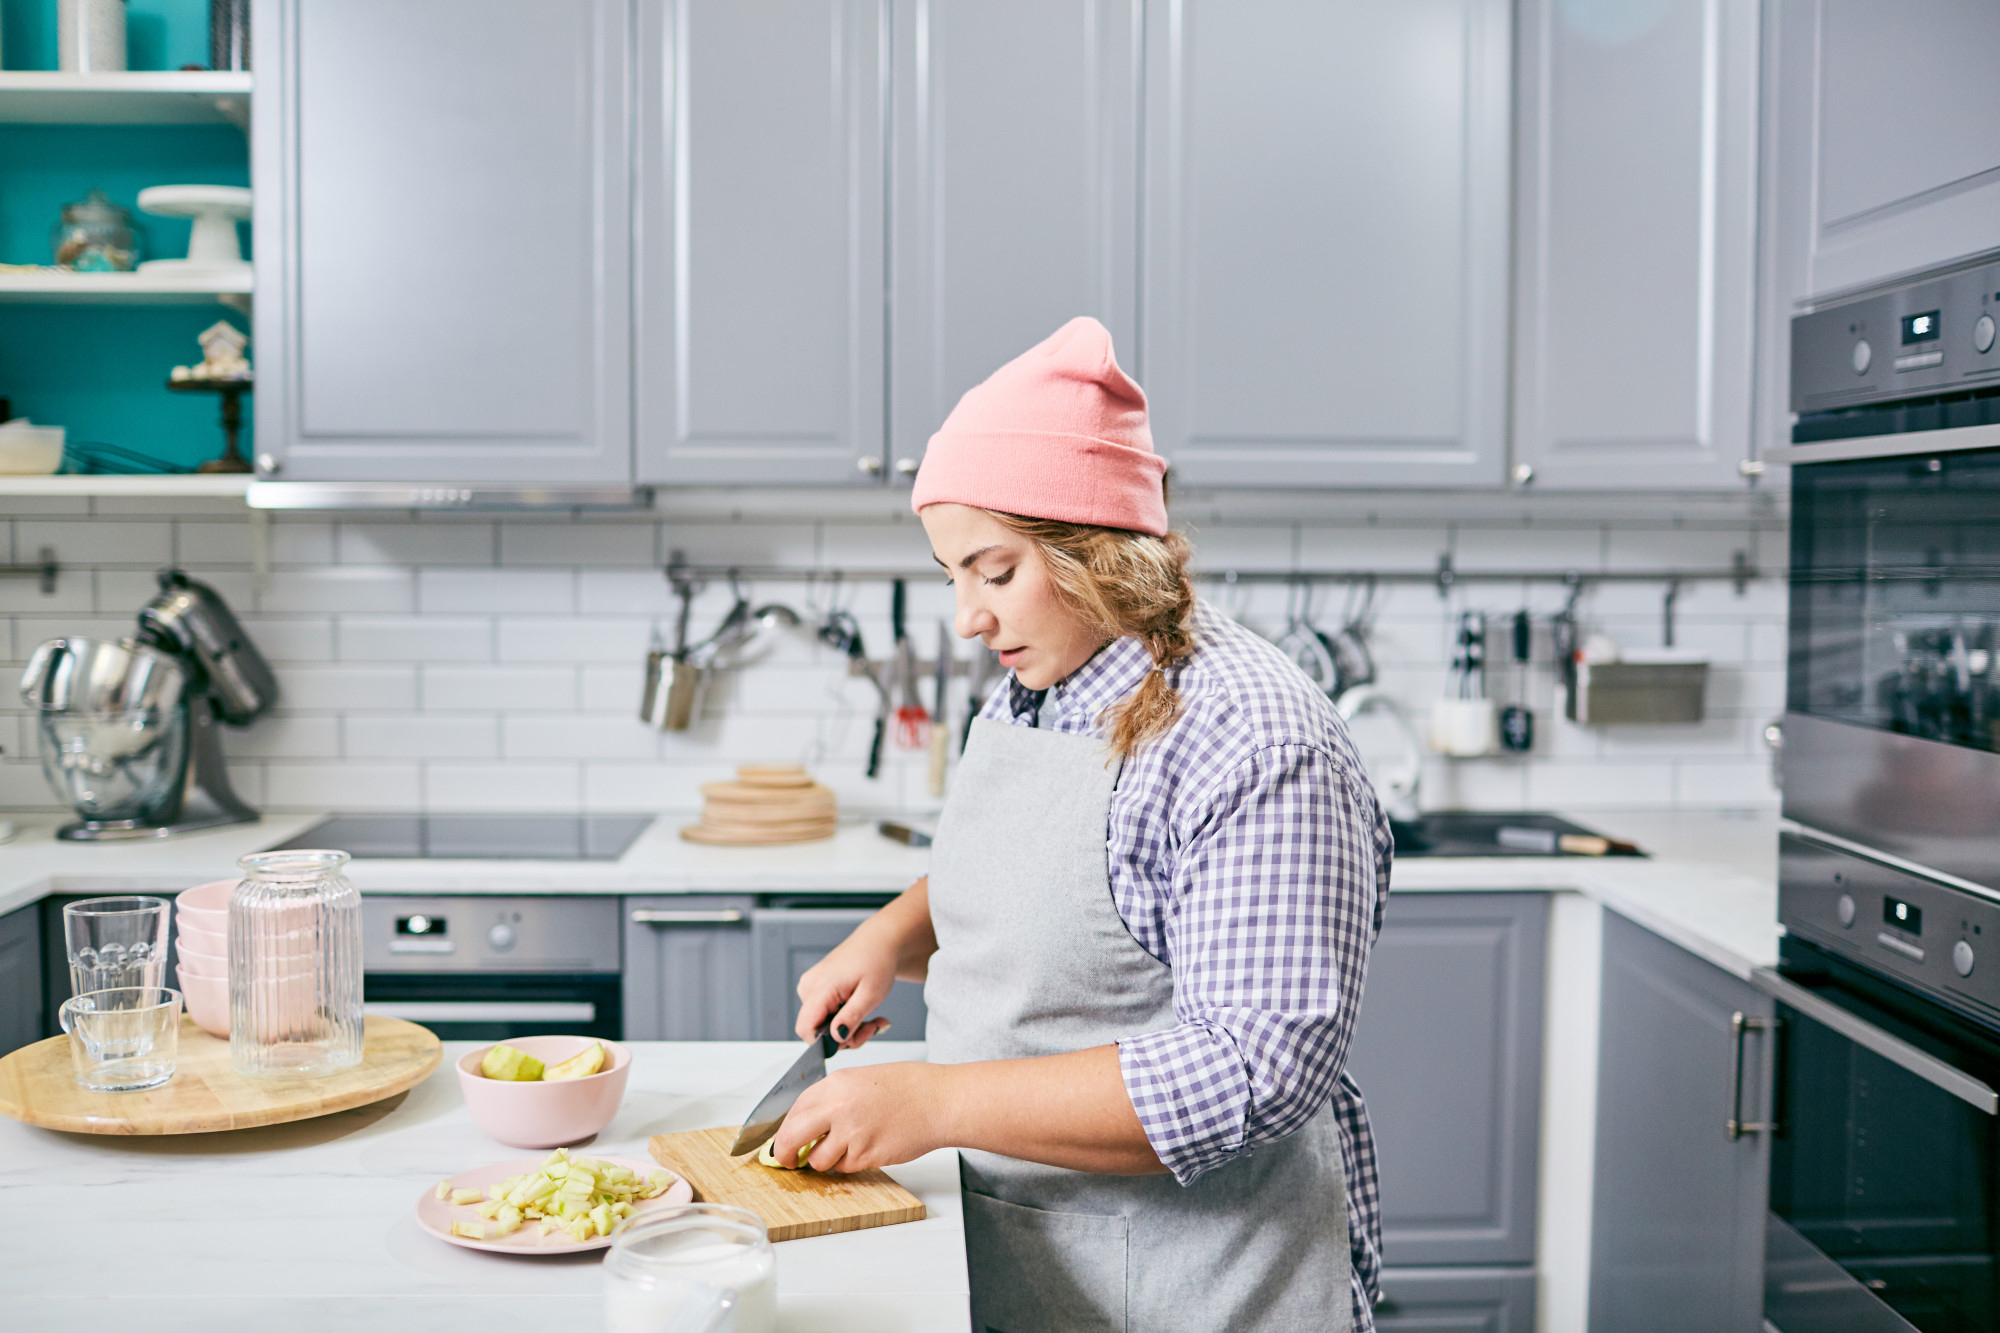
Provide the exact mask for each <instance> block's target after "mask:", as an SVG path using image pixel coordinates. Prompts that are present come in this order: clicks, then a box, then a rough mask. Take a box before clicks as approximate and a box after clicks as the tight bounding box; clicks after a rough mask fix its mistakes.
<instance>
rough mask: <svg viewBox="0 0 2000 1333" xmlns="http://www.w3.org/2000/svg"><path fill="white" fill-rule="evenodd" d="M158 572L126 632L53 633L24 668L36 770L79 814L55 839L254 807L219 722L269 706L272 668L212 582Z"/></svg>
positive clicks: (172, 824)
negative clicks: (114, 637) (100, 635)
mask: <svg viewBox="0 0 2000 1333" xmlns="http://www.w3.org/2000/svg"><path fill="white" fill-rule="evenodd" d="M159 579H160V592H159V595H158V596H156V597H154V598H153V600H152V601H150V602H148V603H147V604H146V605H145V606H144V607H142V608H141V609H140V611H139V630H138V633H137V634H136V635H135V636H134V637H133V638H130V639H120V640H118V641H116V642H111V641H107V640H103V639H81V638H70V639H51V640H49V641H48V642H47V643H44V644H42V645H41V646H40V647H39V648H37V649H35V652H34V655H33V656H32V657H31V658H29V660H28V666H27V670H26V671H24V672H23V673H22V675H21V697H22V698H23V699H24V700H26V701H27V704H28V706H29V707H30V708H32V709H34V710H35V711H36V714H37V718H38V729H39V733H40V739H41V752H42V772H43V773H44V774H45V775H46V776H47V778H48V780H49V785H50V786H51V787H53V788H54V789H55V791H56V794H57V795H59V796H61V797H62V798H63V799H64V800H65V801H67V802H69V804H70V805H71V806H72V807H74V808H75V810H76V812H77V814H78V815H79V816H81V818H80V819H79V820H78V821H77V822H76V823H73V824H67V825H65V826H63V827H62V828H61V829H58V830H57V831H56V836H57V837H58V838H63V839H66V840H69V841H72V842H100V841H112V840H122V839H133V838H163V837H166V836H167V835H169V834H173V833H182V832H186V831H187V830H190V829H200V828H213V827H215V826H217V825H220V824H240V823H246V822H248V821H250V820H254V819H256V818H257V812H256V811H255V810H252V809H251V808H250V807H249V806H248V805H245V804H244V803H243V801H242V800H241V798H239V797H238V796H237V795H236V793H235V792H234V791H233V790H231V788H230V785H229V773H228V770H227V768H226V767H225V765H224V762H223V756H222V735H221V727H220V725H219V724H221V723H224V722H226V723H229V724H231V725H233V726H239V727H240V726H245V725H247V724H248V723H250V722H251V721H253V720H254V719H256V718H257V717H258V716H260V715H261V714H263V713H264V712H265V711H267V710H268V709H269V708H270V707H271V705H272V704H273V703H274V702H276V700H277V697H278V682H277V679H276V677H274V676H273V675H272V674H271V668H270V665H269V664H268V663H267V662H265V660H264V657H263V654H261V653H259V652H258V651H257V647H256V645H255V644H253V643H251V642H250V637H249V635H247V634H245V633H244V632H243V627H242V625H240V624H238V623H237V620H236V617H235V616H234V615H232V614H231V613H230V610H229V607H228V606H227V605H226V604H225V603H224V602H223V600H222V598H221V597H220V596H219V595H217V593H216V592H215V590H214V589H212V588H210V587H208V586H207V585H206V584H202V583H198V582H196V581H195V580H193V579H191V578H189V577H188V576H187V575H185V574H183V573H181V572H180V571H179V570H177V569H166V570H162V571H160V576H159Z"/></svg>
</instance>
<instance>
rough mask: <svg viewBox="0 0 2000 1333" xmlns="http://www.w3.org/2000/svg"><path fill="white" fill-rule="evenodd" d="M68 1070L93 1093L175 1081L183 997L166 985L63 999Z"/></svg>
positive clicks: (140, 1088) (122, 988)
mask: <svg viewBox="0 0 2000 1333" xmlns="http://www.w3.org/2000/svg"><path fill="white" fill-rule="evenodd" d="M57 1019H58V1021H60V1022H61V1024H62V1030H63V1031H64V1032H66V1033H68V1034H69V1061H70V1068H71V1069H72V1070H73V1071H74V1072H75V1074H76V1081H77V1082H78V1083H79V1084H81V1085H82V1086H84V1087H86V1088H89V1089H90V1090H91V1091H92V1092H141V1091H144V1090H145V1089H147V1088H157V1087H159V1086H160V1085H161V1084H162V1083H165V1082H166V1081H167V1080H168V1079H170V1078H172V1077H173V1076H174V1061H175V1059H176V1058H177V1057H178V1056H179V1054H180V1043H181V993H180V992H179V991H177V990H169V989H168V988H167V987H165V986H119V987H115V988H113V989H110V990H98V991H91V992H90V993H89V994H87V995H73V996H71V997H70V998H69V999H67V1000H64V1001H63V1003H62V1008H61V1009H60V1010H58V1011H57Z"/></svg>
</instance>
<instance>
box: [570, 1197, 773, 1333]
mask: <svg viewBox="0 0 2000 1333" xmlns="http://www.w3.org/2000/svg"><path fill="white" fill-rule="evenodd" d="M777 1272H778V1259H777V1255H775V1254H774V1253H773V1252H772V1250H771V1241H770V1239H769V1236H768V1235H767V1233H766V1232H765V1230H764V1223H763V1222H762V1221H761V1220H760V1219H759V1218H758V1217H757V1215H756V1214H755V1213H752V1212H749V1211H747V1210H745V1209H742V1208H731V1207H729V1206H728V1205H726V1204H719V1203H691V1204H687V1205H685V1206H684V1207H680V1208H668V1209H660V1210H657V1211H652V1212H647V1213H643V1214H641V1215H639V1216H637V1217H635V1218H633V1219H632V1220H631V1221H630V1222H627V1223H626V1224H625V1226H624V1227H623V1228H622V1229H620V1230H619V1231H618V1233H617V1235H616V1238H615V1239H614V1240H613V1241H612V1242H611V1252H610V1253H609V1254H607V1255H605V1256H604V1287H605V1314H606V1318H607V1324H606V1327H607V1328H608V1330H609V1333H775V1330H776V1329H777V1327H778V1278H777Z"/></svg>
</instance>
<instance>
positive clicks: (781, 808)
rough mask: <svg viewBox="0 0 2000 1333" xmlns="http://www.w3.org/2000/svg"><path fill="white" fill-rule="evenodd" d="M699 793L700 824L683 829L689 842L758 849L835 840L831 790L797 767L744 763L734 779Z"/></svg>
mask: <svg viewBox="0 0 2000 1333" xmlns="http://www.w3.org/2000/svg"><path fill="white" fill-rule="evenodd" d="M701 794H702V797H703V798H704V801H705V804H704V805H703V807H702V812H701V822H700V823H699V824H690V825H688V826H687V827H686V828H684V829H682V830H681V836H682V837H683V838H686V839H687V840H688V841H689V842H710V843H720V844H723V845H725V846H738V847H757V846H768V845H769V844H771V843H779V842H812V841H814V840H815V839H818V838H831V837H832V836H833V825H834V803H833V789H832V788H831V787H822V786H820V785H819V784H818V783H817V782H814V781H813V780H812V775H811V774H810V773H807V772H806V771H805V769H804V768H802V767H800V766H799V765H796V764H744V765H742V766H741V767H739V768H738V769H737V770H736V781H734V782H707V783H703V784H702V788H701Z"/></svg>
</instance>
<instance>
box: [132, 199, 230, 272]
mask: <svg viewBox="0 0 2000 1333" xmlns="http://www.w3.org/2000/svg"><path fill="white" fill-rule="evenodd" d="M139 207H140V208H141V209H143V210H145V211H146V212H148V213H152V214H154V215H156V216H158V217H163V218H193V219H194V233H193V234H192V235H191V236H189V237H188V255H187V258H186V259H149V260H147V261H146V262H145V263H143V264H141V265H139V271H140V272H141V273H161V274H166V273H172V274H176V275H181V276H186V277H209V276H213V277H218V278H222V277H235V276H237V275H239V274H246V273H248V272H249V271H250V264H249V261H247V260H245V259H244V258H243V247H242V246H241V245H239V244H238V243H237V240H236V224H237V223H238V222H239V221H241V220H244V219H247V218H248V217H249V216H250V191H248V190H246V189H244V188H243V187H242V186H240V185H155V186H153V187H152V188H151V189H147V190H141V191H139Z"/></svg>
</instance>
